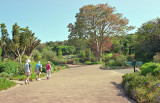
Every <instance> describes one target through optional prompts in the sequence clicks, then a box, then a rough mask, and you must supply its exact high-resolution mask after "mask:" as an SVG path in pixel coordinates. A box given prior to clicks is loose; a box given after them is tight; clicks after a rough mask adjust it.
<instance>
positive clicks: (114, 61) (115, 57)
mask: <svg viewBox="0 0 160 103" xmlns="http://www.w3.org/2000/svg"><path fill="white" fill-rule="evenodd" d="M126 61H127V58H126V56H124V55H123V54H118V53H115V54H112V55H111V56H109V55H107V56H105V66H106V67H107V66H121V67H124V66H125V65H126V64H125V63H126Z"/></svg>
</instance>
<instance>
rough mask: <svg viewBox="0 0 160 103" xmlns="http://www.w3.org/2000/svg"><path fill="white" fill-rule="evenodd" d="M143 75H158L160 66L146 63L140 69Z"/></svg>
mask: <svg viewBox="0 0 160 103" xmlns="http://www.w3.org/2000/svg"><path fill="white" fill-rule="evenodd" d="M140 70H141V74H142V75H146V74H148V73H152V74H153V75H158V74H159V73H160V64H158V63H152V62H151V63H145V64H143V65H142V66H141V67H140Z"/></svg>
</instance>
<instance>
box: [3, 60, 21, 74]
mask: <svg viewBox="0 0 160 103" xmlns="http://www.w3.org/2000/svg"><path fill="white" fill-rule="evenodd" d="M18 67H19V66H18V63H17V62H6V63H1V64H0V72H6V73H13V74H17V73H18Z"/></svg>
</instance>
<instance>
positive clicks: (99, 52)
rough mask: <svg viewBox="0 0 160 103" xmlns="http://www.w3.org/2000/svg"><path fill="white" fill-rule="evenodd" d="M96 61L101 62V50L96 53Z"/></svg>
mask: <svg viewBox="0 0 160 103" xmlns="http://www.w3.org/2000/svg"><path fill="white" fill-rule="evenodd" d="M98 61H99V62H102V51H101V50H99V51H98Z"/></svg>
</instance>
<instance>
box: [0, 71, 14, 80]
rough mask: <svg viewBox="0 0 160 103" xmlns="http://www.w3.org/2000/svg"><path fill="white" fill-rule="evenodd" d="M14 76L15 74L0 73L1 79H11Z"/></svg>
mask: <svg viewBox="0 0 160 103" xmlns="http://www.w3.org/2000/svg"><path fill="white" fill-rule="evenodd" d="M12 76H13V73H9V74H8V73H6V72H2V73H0V78H8V79H10V78H11V77H12Z"/></svg>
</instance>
